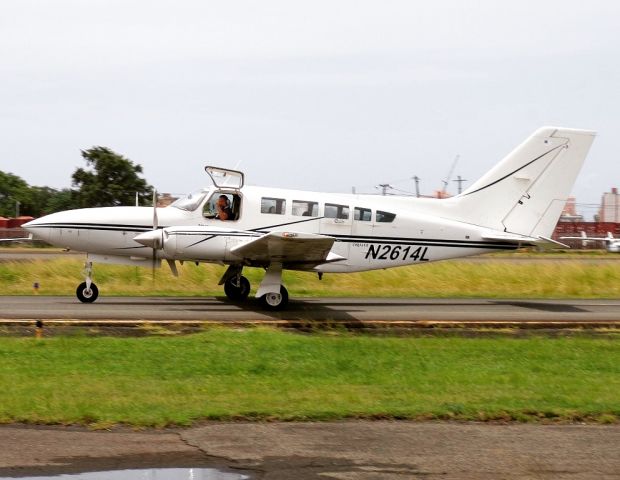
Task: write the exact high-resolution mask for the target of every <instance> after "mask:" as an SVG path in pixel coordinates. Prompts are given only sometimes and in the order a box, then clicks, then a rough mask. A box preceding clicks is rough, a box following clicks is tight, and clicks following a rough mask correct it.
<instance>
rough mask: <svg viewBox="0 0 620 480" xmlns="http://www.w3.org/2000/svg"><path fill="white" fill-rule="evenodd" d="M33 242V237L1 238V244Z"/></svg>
mask: <svg viewBox="0 0 620 480" xmlns="http://www.w3.org/2000/svg"><path fill="white" fill-rule="evenodd" d="M30 241H32V235H30V236H28V237H21V238H0V242H30Z"/></svg>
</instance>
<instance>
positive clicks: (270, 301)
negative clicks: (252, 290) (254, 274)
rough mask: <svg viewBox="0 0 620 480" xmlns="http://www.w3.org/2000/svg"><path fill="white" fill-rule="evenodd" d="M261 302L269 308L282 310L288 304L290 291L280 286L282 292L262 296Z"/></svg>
mask: <svg viewBox="0 0 620 480" xmlns="http://www.w3.org/2000/svg"><path fill="white" fill-rule="evenodd" d="M260 302H261V303H262V305H263V307H264V308H265V309H267V310H282V309H283V308H284V307H285V306H286V305H287V304H288V291H287V290H286V288H284V285H281V286H280V293H267V294H265V295H263V296H262V297H260Z"/></svg>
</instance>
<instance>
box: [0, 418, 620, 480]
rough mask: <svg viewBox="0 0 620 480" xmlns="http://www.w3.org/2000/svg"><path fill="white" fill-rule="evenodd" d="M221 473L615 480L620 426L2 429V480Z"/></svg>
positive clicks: (316, 478)
mask: <svg viewBox="0 0 620 480" xmlns="http://www.w3.org/2000/svg"><path fill="white" fill-rule="evenodd" d="M156 467H159V468H164V467H217V468H220V469H222V468H228V469H234V470H241V471H244V472H247V473H249V474H250V475H251V477H252V478H257V479H264V480H291V479H295V480H320V479H328V478H331V479H345V480H346V479H356V480H371V479H372V480H375V479H378V480H401V479H402V480H404V479H407V480H409V479H426V480H432V479H441V480H457V479H458V480H461V479H462V480H499V479H510V480H526V479H527V480H531V479H540V480H547V479H548V480H589V479H596V480H612V479H613V480H618V479H619V478H620V426H619V425H540V424H514V423H513V424H485V423H456V422H406V421H398V422H389V421H343V422H317V423H298V422H289V423H281V422H273V423H207V424H205V425H201V426H198V427H194V428H188V429H184V430H180V429H179V430H146V431H132V430H129V429H113V430H112V431H98V432H93V431H88V430H87V429H84V428H75V427H73V428H71V427H70V428H66V427H28V426H0V478H1V477H3V476H11V477H12V476H26V475H43V474H46V475H51V474H61V473H76V472H84V471H93V470H112V469H131V468H156Z"/></svg>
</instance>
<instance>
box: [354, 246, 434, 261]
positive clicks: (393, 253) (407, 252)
mask: <svg viewBox="0 0 620 480" xmlns="http://www.w3.org/2000/svg"><path fill="white" fill-rule="evenodd" d="M427 252H428V247H415V246H411V245H407V246H406V247H404V246H402V245H370V246H369V247H368V250H367V251H366V256H365V257H364V258H367V259H368V258H370V259H372V260H405V261H406V260H412V261H414V262H428V261H429V259H428V258H427V257H426V253H427Z"/></svg>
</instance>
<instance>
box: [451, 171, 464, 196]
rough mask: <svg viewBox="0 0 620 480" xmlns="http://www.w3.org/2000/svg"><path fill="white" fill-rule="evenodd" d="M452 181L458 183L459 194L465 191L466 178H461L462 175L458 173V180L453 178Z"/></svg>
mask: <svg viewBox="0 0 620 480" xmlns="http://www.w3.org/2000/svg"><path fill="white" fill-rule="evenodd" d="M452 181H453V182H456V183H457V184H458V192H459V195H460V194H461V193H463V183H464V182H466V181H467V180H465V179H464V178H461V176H460V175H457V176H456V180H452Z"/></svg>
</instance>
